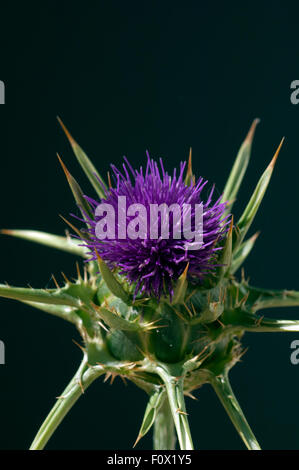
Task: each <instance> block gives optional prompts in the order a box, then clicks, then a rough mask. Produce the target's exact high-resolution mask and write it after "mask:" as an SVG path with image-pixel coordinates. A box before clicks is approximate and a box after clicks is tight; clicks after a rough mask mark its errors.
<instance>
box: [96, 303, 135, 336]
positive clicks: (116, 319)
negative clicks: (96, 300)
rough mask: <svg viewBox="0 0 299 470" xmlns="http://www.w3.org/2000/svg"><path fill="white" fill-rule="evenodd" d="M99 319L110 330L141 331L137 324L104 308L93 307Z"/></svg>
mask: <svg viewBox="0 0 299 470" xmlns="http://www.w3.org/2000/svg"><path fill="white" fill-rule="evenodd" d="M93 308H94V309H95V310H96V312H97V314H98V315H99V317H100V318H101V319H102V320H103V321H104V322H105V323H106V324H107V325H108V326H109V327H110V328H112V329H114V330H122V331H142V327H141V326H140V325H139V324H138V323H137V322H130V321H128V320H126V319H125V318H123V317H121V316H120V315H118V314H117V313H116V312H112V311H111V310H108V309H107V308H104V307H98V306H97V305H93Z"/></svg>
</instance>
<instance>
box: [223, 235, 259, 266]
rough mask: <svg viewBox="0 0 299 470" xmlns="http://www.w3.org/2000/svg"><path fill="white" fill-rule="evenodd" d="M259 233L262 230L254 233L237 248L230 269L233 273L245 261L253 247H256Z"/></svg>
mask: <svg viewBox="0 0 299 470" xmlns="http://www.w3.org/2000/svg"><path fill="white" fill-rule="evenodd" d="M259 234H260V232H256V233H255V234H254V235H252V237H250V238H249V239H248V240H246V241H245V242H243V243H242V244H241V245H240V246H239V247H238V248H237V249H236V251H235V253H234V256H233V261H232V265H231V269H230V272H231V274H234V273H235V272H236V271H237V270H238V269H239V268H240V266H241V265H242V264H243V263H244V261H245V259H246V258H247V256H248V255H249V253H250V252H251V250H252V248H253V247H254V244H255V242H256V239H257V238H258V236H259Z"/></svg>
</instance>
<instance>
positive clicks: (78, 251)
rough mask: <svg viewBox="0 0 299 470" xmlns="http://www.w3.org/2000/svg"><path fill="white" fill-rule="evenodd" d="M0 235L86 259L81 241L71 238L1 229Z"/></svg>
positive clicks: (34, 231)
mask: <svg viewBox="0 0 299 470" xmlns="http://www.w3.org/2000/svg"><path fill="white" fill-rule="evenodd" d="M0 233H3V234H5V235H11V236H13V237H17V238H22V239H23V240H28V241H31V242H35V243H40V244H41V245H46V246H49V247H51V248H56V249H57V250H61V251H66V252H67V253H71V254H73V255H77V256H82V257H86V250H85V248H84V247H83V246H79V244H80V243H81V244H82V241H81V240H76V239H73V238H71V237H61V236H59V235H53V234H51V233H46V232H39V231H37V230H7V229H2V230H0Z"/></svg>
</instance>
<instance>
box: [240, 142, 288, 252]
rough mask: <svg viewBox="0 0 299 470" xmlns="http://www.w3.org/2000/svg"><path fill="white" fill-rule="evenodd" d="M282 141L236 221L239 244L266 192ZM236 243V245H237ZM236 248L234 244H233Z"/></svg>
mask: <svg viewBox="0 0 299 470" xmlns="http://www.w3.org/2000/svg"><path fill="white" fill-rule="evenodd" d="M283 141H284V139H282V140H281V142H280V144H279V146H278V149H277V150H276V152H275V154H274V157H273V158H272V160H271V162H270V164H269V165H268V167H267V168H266V170H265V171H264V173H263V174H262V176H261V178H260V180H259V182H258V184H257V186H256V188H255V190H254V192H253V194H252V196H251V198H250V200H249V202H248V204H247V206H246V208H245V210H244V212H243V214H242V216H241V217H240V219H239V222H238V223H237V226H238V228H239V230H240V238H239V240H238V244H240V243H241V242H242V240H243V239H244V237H245V235H246V233H247V231H248V230H249V228H250V226H251V224H252V222H253V219H254V217H255V215H256V213H257V211H258V208H259V206H260V204H261V202H262V200H263V197H264V194H265V192H266V189H267V187H268V184H269V182H270V179H271V176H272V173H273V169H274V165H275V162H276V159H277V157H278V155H279V152H280V149H281V146H282V144H283ZM238 244H237V246H238ZM235 248H236V246H235Z"/></svg>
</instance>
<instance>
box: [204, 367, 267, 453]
mask: <svg viewBox="0 0 299 470" xmlns="http://www.w3.org/2000/svg"><path fill="white" fill-rule="evenodd" d="M210 382H211V384H212V386H213V388H214V390H215V392H216V393H217V395H218V398H219V399H220V401H221V403H222V405H223V406H224V408H225V410H226V412H227V414H228V416H229V417H230V419H231V421H232V423H233V425H234V426H235V428H236V430H237V431H238V433H239V435H240V437H241V439H242V440H243V442H244V444H245V445H246V447H247V448H248V449H249V450H261V448H260V446H259V443H258V442H257V440H256V438H255V436H254V434H253V432H252V430H251V428H250V426H249V424H248V422H247V420H246V418H245V416H244V414H243V412H242V410H241V407H240V405H239V403H238V401H237V399H236V397H235V395H234V392H233V390H232V388H231V386H230V383H229V379H228V375H227V373H225V374H223V375H220V376H217V377H215V376H213V378H211V379H210Z"/></svg>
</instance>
